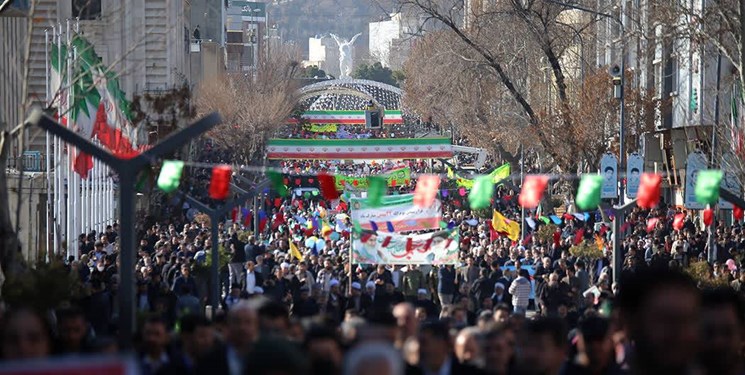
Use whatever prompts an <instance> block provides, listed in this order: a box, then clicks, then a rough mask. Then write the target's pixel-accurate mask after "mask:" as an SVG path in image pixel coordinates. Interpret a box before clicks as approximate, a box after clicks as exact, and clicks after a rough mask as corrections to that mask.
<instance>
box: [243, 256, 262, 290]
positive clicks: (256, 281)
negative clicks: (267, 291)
mask: <svg viewBox="0 0 745 375" xmlns="http://www.w3.org/2000/svg"><path fill="white" fill-rule="evenodd" d="M255 268H256V264H255V263H254V262H253V261H252V260H249V261H248V262H246V273H245V277H244V278H243V282H244V288H243V289H244V290H245V291H246V293H248V294H254V293H256V287H260V286H262V285H263V284H264V280H263V278H262V277H261V275H260V274H259V273H258V272H256V269H255Z"/></svg>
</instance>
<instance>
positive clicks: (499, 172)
mask: <svg viewBox="0 0 745 375" xmlns="http://www.w3.org/2000/svg"><path fill="white" fill-rule="evenodd" d="M510 172H511V171H510V164H509V163H505V164H502V165H501V166H500V167H499V168H497V169H495V170H493V171H492V172H491V180H492V182H493V183H495V184H497V183H499V182H501V181H502V180H504V179H505V178H507V177H510Z"/></svg>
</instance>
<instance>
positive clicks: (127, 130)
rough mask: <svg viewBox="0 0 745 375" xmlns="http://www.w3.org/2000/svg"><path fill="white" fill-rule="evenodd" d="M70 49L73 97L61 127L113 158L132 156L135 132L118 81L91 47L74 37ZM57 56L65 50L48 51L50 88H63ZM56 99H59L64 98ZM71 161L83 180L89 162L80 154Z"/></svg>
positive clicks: (89, 165) (63, 96) (62, 116)
mask: <svg viewBox="0 0 745 375" xmlns="http://www.w3.org/2000/svg"><path fill="white" fill-rule="evenodd" d="M72 47H73V48H74V51H75V56H76V57H77V59H76V61H75V64H74V69H73V78H74V82H73V84H72V85H71V87H70V90H72V94H73V95H72V100H71V102H70V105H69V110H68V111H66V113H62V114H61V116H60V119H61V121H62V123H63V124H64V125H67V126H70V125H68V124H72V128H73V129H74V130H75V131H76V132H78V133H79V134H81V135H82V136H84V137H86V138H88V139H94V138H95V139H98V141H99V143H101V145H103V146H104V147H105V148H106V149H108V150H109V151H111V153H113V154H114V155H117V156H119V157H134V156H136V155H137V154H138V153H139V151H140V150H139V148H138V145H137V136H136V130H135V129H134V127H133V126H132V123H131V121H130V118H131V115H130V113H129V102H128V101H127V100H126V98H125V96H124V93H123V92H122V91H121V89H120V88H119V81H118V79H117V78H116V76H115V75H114V73H112V72H110V71H108V69H107V68H106V67H105V66H104V65H103V63H102V61H101V58H100V57H99V56H98V55H96V52H95V50H94V48H93V45H92V44H90V42H88V41H87V40H86V39H85V38H82V37H80V36H78V37H76V38H75V39H73V41H72ZM59 53H62V54H63V55H64V54H65V53H66V49H65V46H62V47H61V48H56V46H53V48H52V54H51V57H52V67H53V74H52V83H53V84H55V83H56V84H57V86H52V87H61V88H64V87H63V85H61V84H60V82H62V80H61V79H60V77H63V76H64V75H65V74H66V69H67V68H66V65H65V62H64V59H61V60H62V64H60V59H58V57H59V55H58V54H59ZM60 67H61V68H62V69H60ZM60 72H61V74H60ZM58 92H60V93H62V91H58ZM59 97H60V98H61V99H62V98H66V97H67V95H66V94H63V95H59ZM59 108H67V107H66V106H62V107H59ZM71 157H74V162H73V163H74V164H73V169H74V170H75V172H76V173H78V174H79V175H80V176H81V177H82V178H87V177H88V171H90V170H91V169H92V168H93V158H92V157H91V156H90V155H87V154H84V153H77V155H74V156H71Z"/></svg>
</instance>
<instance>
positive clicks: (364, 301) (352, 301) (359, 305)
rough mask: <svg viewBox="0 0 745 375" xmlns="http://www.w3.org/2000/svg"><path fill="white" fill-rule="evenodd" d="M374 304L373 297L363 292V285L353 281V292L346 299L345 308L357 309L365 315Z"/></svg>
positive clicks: (360, 313)
mask: <svg viewBox="0 0 745 375" xmlns="http://www.w3.org/2000/svg"><path fill="white" fill-rule="evenodd" d="M371 305H372V299H371V298H370V296H369V295H367V294H362V285H360V283H358V282H356V281H355V282H353V283H352V293H351V294H350V295H349V297H348V298H347V301H346V306H345V308H344V310H350V309H351V310H355V311H357V313H358V314H359V315H364V314H365V312H366V311H367V310H368V309H369V308H370V306H371Z"/></svg>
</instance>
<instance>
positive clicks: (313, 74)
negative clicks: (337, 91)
mask: <svg viewBox="0 0 745 375" xmlns="http://www.w3.org/2000/svg"><path fill="white" fill-rule="evenodd" d="M326 75H327V73H326V71H324V70H323V69H319V68H318V66H316V65H311V66H309V67H307V68H303V70H302V71H301V72H300V76H301V77H303V78H325V77H326Z"/></svg>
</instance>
